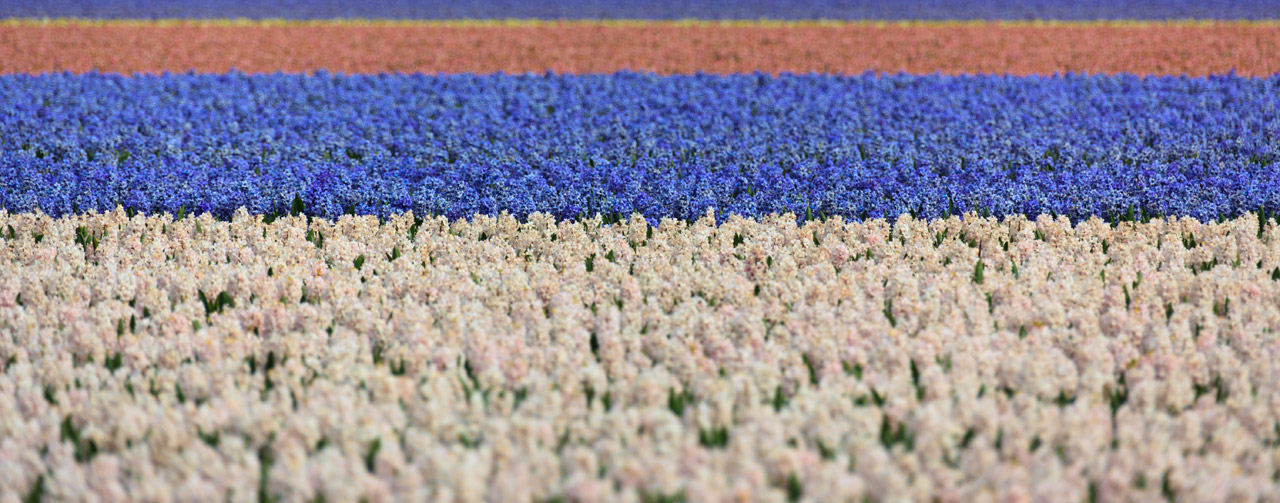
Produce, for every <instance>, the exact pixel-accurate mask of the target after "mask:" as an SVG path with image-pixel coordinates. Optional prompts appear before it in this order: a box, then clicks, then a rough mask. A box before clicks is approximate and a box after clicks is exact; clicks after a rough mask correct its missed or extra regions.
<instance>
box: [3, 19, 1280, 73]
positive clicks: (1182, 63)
mask: <svg viewBox="0 0 1280 503" xmlns="http://www.w3.org/2000/svg"><path fill="white" fill-rule="evenodd" d="M1275 54H1280V25H1278V24H1274V23H1229V22H1228V23H1195V24H1193V23H1136V24H1124V23H1109V24H1099V23H1064V24H1049V25H1043V24H1019V23H989V24H985V23H963V24H928V23H922V24H887V25H884V24H865V23H833V24H792V25H788V24H782V25H779V24H759V25H753V24H751V23H729V24H725V23H663V22H653V23H587V22H581V23H525V24H510V25H504V24H495V25H484V24H480V25H476V24H457V25H450V24H413V23H408V24H365V25H362V24H359V23H305V24H273V23H261V24H254V23H248V24H239V25H236V24H219V23H207V22H206V23H202V22H189V23H163V24H149V23H136V22H129V23H110V22H107V23H79V22H72V23H55V24H42V23H8V24H5V25H3V26H0V73H45V72H59V71H70V72H77V73H79V72H89V71H99V72H117V73H135V72H145V73H159V72H162V71H169V72H185V71H189V70H194V71H197V72H219V73H220V72H227V71H230V70H233V69H235V70H239V71H243V72H248V73H272V72H277V71H283V72H312V71H316V70H322V69H324V70H329V71H333V72H344V73H379V72H424V73H438V72H443V73H490V72H508V73H525V72H535V73H542V72H545V71H554V72H558V73H612V72H616V71H619V70H634V71H652V72H657V73H660V74H675V73H695V72H710V73H742V72H754V71H762V72H768V73H779V72H796V73H808V72H821V73H843V74H856V73H862V72H867V71H875V72H899V71H904V72H908V73H917V74H927V73H935V72H941V73H944V74H963V73H993V74H1013V75H1029V74H1040V75H1047V74H1054V73H1065V72H1088V73H1134V74H1143V75H1148V74H1157V75H1159V74H1164V75H1180V74H1187V75H1207V74H1224V73H1227V72H1230V71H1234V72H1236V74H1238V75H1244V76H1267V75H1271V74H1274V73H1276V72H1280V59H1278V58H1275V57H1274V55H1275Z"/></svg>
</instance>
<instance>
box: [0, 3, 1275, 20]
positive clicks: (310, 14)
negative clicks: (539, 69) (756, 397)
mask: <svg viewBox="0 0 1280 503" xmlns="http://www.w3.org/2000/svg"><path fill="white" fill-rule="evenodd" d="M0 17H83V18H258V19H261V18H285V19H329V18H364V19H369V18H382V19H386V18H390V19H510V18H535V19H685V18H696V19H761V18H767V19H872V20H902V19H919V20H949V19H1003V20H1023V19H1062V20H1093V19H1187V18H1198V19H1274V18H1276V17H1277V6H1276V2H1275V1H1274V0H1216V1H1215V0H968V1H955V0H790V1H786V0H643V1H637V0H613V1H610V0H560V1H555V2H530V1H527V0H461V1H459V0H364V1H361V2H350V1H342V0H273V1H270V2H263V1H261V0H149V1H143V0H41V1H38V2H33V1H30V0H0Z"/></svg>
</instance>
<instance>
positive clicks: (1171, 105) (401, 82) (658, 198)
mask: <svg viewBox="0 0 1280 503" xmlns="http://www.w3.org/2000/svg"><path fill="white" fill-rule="evenodd" d="M0 107H2V108H3V109H4V110H6V113H5V114H3V115H2V116H0V130H3V131H4V132H5V138H4V143H3V146H2V148H3V151H2V152H0V178H2V179H4V180H5V181H6V183H5V184H4V185H3V186H2V187H0V208H4V209H7V210H8V211H11V212H29V211H35V210H40V211H43V212H44V213H47V214H50V215H54V216H57V215H66V214H75V213H84V212H89V211H99V212H105V211H110V210H111V209H113V208H115V207H116V206H123V207H125V208H126V209H127V210H130V211H137V212H141V213H144V214H156V213H161V212H169V213H174V214H176V213H179V212H182V213H186V214H196V213H203V212H210V213H212V214H214V215H215V216H216V217H219V218H227V217H229V216H230V215H231V214H232V213H233V212H234V211H235V210H236V209H238V208H241V207H243V208H245V209H247V210H248V211H249V212H250V213H254V214H280V213H285V212H287V211H289V210H290V209H292V208H294V206H295V204H296V203H301V205H302V207H303V208H305V212H306V213H307V214H310V215H315V216H324V217H329V218H334V217H337V216H339V215H342V214H348V213H353V214H373V215H378V216H381V217H389V216H391V215H394V214H398V213H403V212H406V211H413V212H414V213H415V214H419V215H428V214H431V215H443V216H447V217H449V218H460V217H468V216H470V215H473V214H477V213H479V214H490V215H494V214H499V213H502V212H508V213H510V214H513V215H515V216H517V217H518V218H524V217H527V216H528V215H530V214H532V213H534V212H541V213H546V214H549V215H553V216H555V217H557V218H562V219H566V218H578V217H586V216H591V215H596V214H600V215H605V216H606V218H612V217H613V216H620V217H621V218H626V216H628V215H631V214H633V213H639V214H641V215H643V216H645V217H646V218H648V219H650V220H657V219H661V218H666V217H673V218H679V219H696V218H698V217H699V216H700V215H702V214H703V213H704V212H705V211H706V210H707V209H708V208H711V209H715V210H716V212H717V214H718V215H721V216H722V217H723V216H727V215H730V214H738V215H743V216H748V217H752V216H759V215H768V214H780V213H787V212H790V213H794V214H796V215H799V216H801V218H815V217H828V216H836V215H839V216H843V217H845V218H847V219H867V218H878V217H896V216H897V215H900V214H904V213H910V214H914V215H917V216H921V217H929V218H936V217H943V216H945V215H947V214H958V213H962V212H966V211H974V212H976V213H979V214H991V215H995V216H1003V215H1012V214H1023V215H1029V216H1033V217H1034V216H1035V215H1039V214H1050V215H1065V216H1067V217H1068V218H1069V219H1071V220H1072V221H1079V220H1081V219H1084V218H1087V217H1089V216H1100V217H1103V218H1104V219H1108V220H1110V219H1116V218H1122V217H1133V218H1134V219H1140V218H1144V217H1149V216H1155V215H1168V216H1192V217H1196V218H1198V219H1201V220H1208V219H1214V218H1218V217H1233V216H1238V215H1241V214H1244V213H1246V212H1251V211H1257V210H1259V209H1262V210H1263V211H1266V212H1268V213H1275V212H1277V211H1280V133H1278V132H1280V77H1271V78H1242V77H1235V76H1219V77H1208V78H1180V77H1148V78H1140V77H1135V76H1099V75H1093V76H1086V75H1066V76H1058V77H1008V76H961V77H953V76H906V75H898V76H877V75H870V74H868V75H861V76H822V75H807V76H797V75H783V76H777V77H775V76H768V75H763V74H757V75H730V76H714V75H694V76H671V77H660V76H657V75H651V74H635V73H620V74H614V75H584V76H557V75H524V76H510V75H485V76H475V75H449V76H425V75H378V76H343V75H332V74H325V73H320V74H314V75H258V76H248V75H243V74H229V75H193V74H187V75H162V76H134V77H125V76H114V75H99V74H89V75H70V74H52V75H40V76H20V75H10V76H0Z"/></svg>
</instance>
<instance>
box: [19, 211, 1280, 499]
mask: <svg viewBox="0 0 1280 503" xmlns="http://www.w3.org/2000/svg"><path fill="white" fill-rule="evenodd" d="M653 224H657V225H651V224H650V223H646V222H645V221H644V220H643V219H641V218H639V217H633V218H632V219H630V220H628V221H625V222H623V223H620V224H615V225H601V224H600V222H599V220H587V221H584V222H557V221H555V220H554V219H552V218H549V217H547V216H545V215H534V216H533V217H530V218H529V219H528V220H527V222H524V223H521V222H519V221H517V220H516V219H514V218H511V217H509V216H498V217H486V216H478V217H476V218H474V219H473V220H471V221H453V222H450V221H447V220H445V219H443V218H435V219H427V220H421V219H415V218H414V217H413V216H412V215H404V216H401V217H397V218H394V219H392V220H390V221H388V222H385V223H379V222H378V221H377V220H376V219H373V218H368V217H363V218H362V217H343V218H342V219H339V220H338V221H336V222H331V221H323V220H318V219H316V220H310V221H308V219H306V218H302V217H293V218H281V219H279V220H277V221H275V222H273V223H271V224H264V223H263V222H262V220H261V218H259V217H252V216H250V215H248V214H247V213H245V212H243V211H242V212H238V213H237V214H236V215H235V217H234V218H233V219H232V220H231V221H229V222H227V221H216V220H214V219H212V218H210V217H208V216H201V217H198V218H195V217H192V218H186V219H183V220H181V221H177V222H175V221H173V220H172V219H171V218H169V217H149V218H147V217H141V216H138V217H133V218H128V217H126V216H125V214H124V213H123V212H122V211H116V212H113V213H110V214H107V215H91V216H75V217H66V218H61V219H53V218H49V217H47V216H43V215H32V214H21V215H10V214H4V213H0V236H2V237H3V239H0V364H2V365H3V366H2V367H0V369H2V370H3V374H2V375H0V502H5V503H7V502H19V501H32V500H30V499H24V498H33V497H40V498H43V500H44V501H144V500H145V501H175V502H178V501H236V502H240V501H244V502H254V501H281V502H294V501H297V502H307V501H327V502H331V503H332V502H351V503H356V502H359V501H368V502H371V503H376V502H384V501H447V502H535V501H575V502H594V501H600V502H612V501H618V502H656V501H689V502H783V501H806V502H844V501H904V502H905V501H947V502H961V501H966V502H967V501H991V502H996V501H1000V502H1018V501H1025V502H1032V501H1035V502H1042V501H1048V502H1053V501H1065V502H1080V501H1178V502H1190V501H1196V502H1228V501H1242V502H1245V501H1247V502H1253V501H1273V502H1274V501H1280V482H1277V480H1280V422H1278V421H1280V336H1277V333H1278V332H1280V229H1278V228H1277V227H1275V226H1273V225H1269V226H1267V227H1265V228H1263V229H1262V231H1261V232H1260V231H1259V229H1258V224H1257V220H1256V219H1254V218H1241V219H1238V220H1233V221H1228V222H1225V223H1220V224H1211V223H1200V222H1196V221H1194V220H1189V219H1179V220H1157V221H1152V222H1150V223H1145V224H1142V223H1132V222H1128V223H1121V224H1119V226H1118V227H1113V226H1111V225H1110V224H1107V223H1104V222H1101V221H1097V220H1093V221H1088V222H1083V223H1080V224H1077V225H1075V226H1073V225H1071V224H1070V223H1069V222H1068V221H1066V220H1065V219H1057V220H1054V219H1050V218H1048V217H1044V216H1042V217H1039V218H1037V219H1035V220H1029V219H1026V218H1021V217H1013V218H1009V219H1006V220H1004V221H996V220H994V219H983V218H977V217H974V216H972V215H968V216H965V217H963V218H961V217H953V218H950V219H947V220H934V221H922V220H914V219H911V218H909V217H903V218H901V219H899V220H897V221H894V222H886V221H882V220H877V221H871V222H866V223H848V222H844V221H842V220H840V219H833V220H829V221H826V222H811V223H806V224H804V225H797V224H796V220H795V218H793V217H792V216H791V215H783V216H777V217H768V218H763V219H761V220H758V221H757V220H749V219H743V218H740V217H731V218H730V219H729V220H728V221H727V222H725V223H723V224H720V225H719V226H717V225H715V223H714V220H713V219H711V218H704V219H701V220H698V221H696V222H691V223H690V222H679V221H673V220H664V221H663V222H660V223H659V222H654V223H653ZM10 228H11V229H12V231H10V230H9V229H10Z"/></svg>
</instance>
